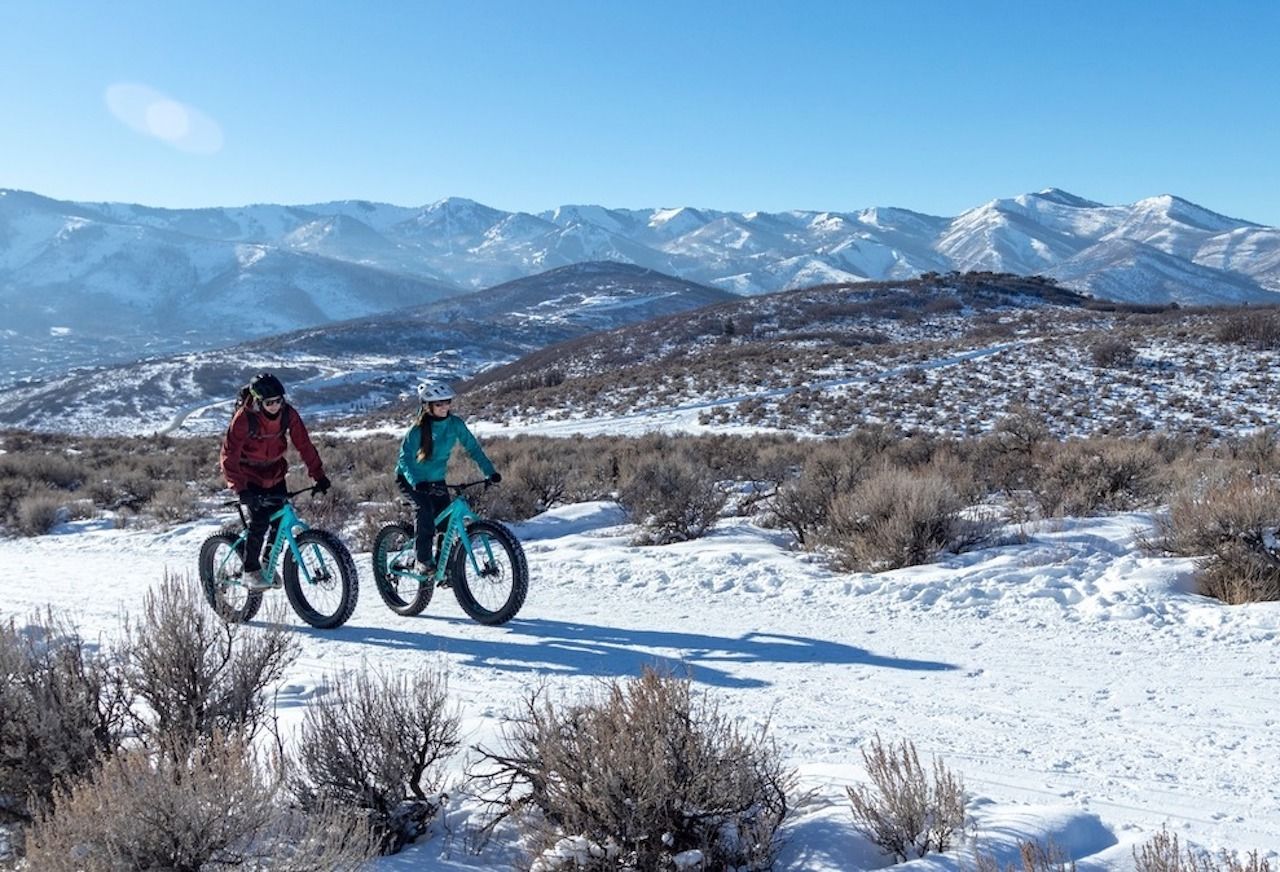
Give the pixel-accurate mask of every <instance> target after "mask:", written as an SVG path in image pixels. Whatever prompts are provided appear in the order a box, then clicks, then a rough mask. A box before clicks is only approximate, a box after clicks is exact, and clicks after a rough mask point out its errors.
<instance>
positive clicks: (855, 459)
mask: <svg viewBox="0 0 1280 872" xmlns="http://www.w3.org/2000/svg"><path fill="white" fill-rule="evenodd" d="M873 456H874V451H873V450H872V449H870V448H868V447H867V446H866V445H865V444H863V443H860V442H855V441H853V440H842V441H840V442H835V443H822V444H819V445H815V446H814V447H813V449H812V451H811V453H810V454H809V455H808V457H806V458H805V460H804V467H803V468H802V469H801V471H800V475H799V476H798V477H797V478H796V479H795V480H794V481H790V482H787V483H786V484H784V485H782V486H781V487H779V489H778V494H777V496H776V497H775V498H774V500H773V503H772V506H771V508H772V510H773V516H774V518H775V519H776V520H777V522H778V523H779V524H781V525H782V527H784V528H785V529H787V530H790V531H791V533H792V534H793V535H794V536H795V537H796V541H798V542H799V543H800V544H801V545H808V544H810V543H811V542H812V541H813V540H814V538H815V536H816V534H817V533H818V531H819V530H820V529H822V528H823V527H825V526H826V525H827V523H828V515H829V513H830V509H831V504H832V502H833V501H834V500H835V499H836V498H837V497H838V496H840V495H841V494H843V493H846V492H847V491H849V490H850V489H851V488H853V487H854V486H856V484H857V483H858V482H860V481H861V480H862V479H863V478H865V477H866V475H867V469H868V466H869V464H870V463H871V460H872V458H873Z"/></svg>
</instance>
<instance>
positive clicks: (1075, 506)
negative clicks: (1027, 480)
mask: <svg viewBox="0 0 1280 872" xmlns="http://www.w3.org/2000/svg"><path fill="white" fill-rule="evenodd" d="M1163 465H1164V464H1163V461H1162V460H1161V458H1160V456H1159V455H1158V454H1157V453H1156V451H1155V450H1154V449H1153V448H1152V447H1151V446H1150V445H1148V444H1147V443H1146V442H1133V441H1124V442H1121V441H1111V440H1097V439H1095V440H1087V441H1071V442H1067V443H1065V444H1063V445H1061V446H1059V447H1058V449H1057V450H1056V451H1054V452H1053V456H1052V458H1051V459H1050V460H1049V462H1048V463H1047V464H1046V465H1045V469H1044V472H1043V474H1042V475H1041V476H1040V477H1039V479H1038V481H1037V483H1036V485H1035V488H1036V492H1037V496H1038V497H1039V500H1040V505H1041V508H1042V510H1043V512H1044V514H1045V515H1069V516H1074V517H1080V516H1084V515H1090V514H1093V513H1095V512H1098V511H1104V510H1107V511H1127V510H1130V509H1135V508H1139V507H1141V506H1144V505H1149V504H1151V503H1153V502H1155V501H1157V500H1158V499H1159V497H1160V496H1161V495H1162V494H1163V492H1164V486H1163V484H1162V482H1161V479H1160V472H1161V468H1162V467H1163Z"/></svg>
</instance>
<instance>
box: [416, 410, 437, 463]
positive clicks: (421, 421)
mask: <svg viewBox="0 0 1280 872" xmlns="http://www.w3.org/2000/svg"><path fill="white" fill-rule="evenodd" d="M418 436H419V437H420V442H419V443H418V462H419V463H426V462H427V458H429V457H430V456H431V451H432V449H433V448H434V447H435V446H434V445H433V444H432V438H431V413H430V412H428V411H427V407H426V406H425V405H424V406H423V407H422V411H421V412H419V413H418Z"/></svg>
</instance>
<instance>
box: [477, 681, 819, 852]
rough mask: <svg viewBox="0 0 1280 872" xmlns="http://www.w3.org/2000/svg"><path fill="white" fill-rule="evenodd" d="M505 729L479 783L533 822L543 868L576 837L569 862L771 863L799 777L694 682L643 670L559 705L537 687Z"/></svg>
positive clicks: (506, 810)
mask: <svg viewBox="0 0 1280 872" xmlns="http://www.w3.org/2000/svg"><path fill="white" fill-rule="evenodd" d="M505 738H506V748H505V749H504V750H502V751H490V750H486V749H483V748H481V749H478V750H479V751H480V753H481V762H480V763H479V764H478V765H479V767H480V770H481V771H476V772H475V773H473V776H474V781H473V784H474V785H475V786H477V787H478V788H479V792H480V794H481V796H483V797H485V798H487V799H488V800H489V801H490V802H492V803H493V804H494V805H495V807H496V808H497V809H498V815H497V819H502V818H503V817H505V816H508V815H514V816H515V817H516V818H518V819H519V820H520V821H521V822H522V823H523V825H524V826H525V827H526V828H527V831H528V834H529V838H530V840H531V844H532V850H533V853H534V855H535V856H536V857H537V858H539V860H540V861H541V863H542V865H541V866H540V867H539V868H557V866H555V865H552V864H554V863H555V862H556V858H557V857H564V855H565V853H566V850H567V849H568V848H571V847H572V843H575V842H576V843H577V844H578V847H581V848H582V849H583V850H580V851H574V852H573V857H575V858H576V862H577V863H578V865H576V866H569V867H568V868H576V869H585V870H601V872H603V870H618V869H629V870H673V869H675V868H676V860H675V858H676V857H678V856H680V855H682V854H684V855H685V856H688V855H687V854H686V852H691V851H697V852H700V854H701V858H702V865H701V867H700V868H703V869H742V870H763V869H768V868H770V865H771V863H772V861H773V858H774V856H775V853H776V850H777V847H778V843H777V833H778V829H779V827H780V826H781V825H782V823H783V821H784V819H785V818H786V816H787V813H788V811H789V805H788V793H789V791H791V790H792V789H793V788H794V786H795V779H794V774H793V773H792V772H790V771H788V770H786V769H785V768H784V767H783V765H782V763H781V759H780V755H779V753H778V750H777V747H776V746H775V745H774V744H773V742H772V741H771V740H769V739H768V737H767V735H766V733H765V729H764V728H761V729H760V730H759V731H757V732H750V733H749V732H744V731H743V729H742V728H741V727H740V726H739V725H738V722H737V720H736V719H734V718H730V717H727V716H724V715H722V714H720V712H719V711H718V709H717V707H716V706H715V705H714V704H713V703H711V702H709V701H708V700H707V699H706V697H702V698H697V697H695V695H694V693H693V690H692V686H691V683H690V682H689V681H688V680H686V679H680V678H676V677H673V676H669V675H662V674H659V673H657V672H654V671H652V670H646V671H645V673H644V675H643V676H641V677H640V678H638V679H633V680H631V681H628V682H625V683H624V682H621V681H617V680H614V681H612V682H610V683H609V684H608V685H607V687H606V688H605V691H604V693H603V695H602V697H601V698H598V699H595V700H589V701H585V702H580V703H576V704H569V705H563V706H561V705H558V704H555V703H553V702H552V701H550V700H549V699H546V698H544V697H543V696H542V695H541V694H540V693H539V692H534V693H532V694H531V695H530V696H529V698H528V699H527V705H526V708H525V710H524V711H523V712H522V714H520V715H518V716H516V717H514V718H513V719H512V721H511V722H510V724H509V725H508V730H507V732H506V736H505ZM565 840H569V842H570V843H571V844H569V845H566V844H564V842H565ZM535 862H538V860H535ZM569 862H573V861H569ZM566 865H567V863H566Z"/></svg>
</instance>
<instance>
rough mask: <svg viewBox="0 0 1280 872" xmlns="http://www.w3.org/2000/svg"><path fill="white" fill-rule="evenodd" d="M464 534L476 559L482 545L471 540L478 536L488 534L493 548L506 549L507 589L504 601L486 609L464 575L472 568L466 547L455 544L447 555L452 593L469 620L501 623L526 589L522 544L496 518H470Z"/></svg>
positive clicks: (516, 607) (511, 613)
mask: <svg viewBox="0 0 1280 872" xmlns="http://www.w3.org/2000/svg"><path fill="white" fill-rule="evenodd" d="M467 535H468V536H469V537H470V538H471V540H472V543H473V545H472V548H473V549H474V551H475V552H476V559H477V560H480V559H482V555H483V553H484V548H483V546H481V545H480V544H479V543H478V542H476V541H475V540H477V539H478V538H480V537H481V536H488V537H489V540H490V544H491V546H492V547H493V548H495V549H497V550H499V551H503V552H505V553H506V555H507V560H508V562H509V564H510V568H511V580H510V584H511V590H510V592H509V594H508V595H507V599H506V601H505V602H504V603H503V604H502V606H501V607H499V608H498V609H496V610H490V609H488V608H486V607H485V606H483V605H481V604H480V603H479V602H477V601H476V597H475V594H474V593H473V592H472V590H471V580H470V579H468V577H467V576H468V573H470V572H472V569H471V562H470V561H469V560H468V559H467V554H466V549H464V548H462V547H461V546H459V547H456V548H455V549H454V552H453V554H452V555H450V557H449V579H450V582H451V586H452V587H453V595H454V596H455V597H457V598H458V605H460V606H462V610H463V611H464V612H466V613H467V615H468V617H470V618H471V619H472V620H473V621H476V622H478V623H481V624H486V625H488V626H497V625H498V624H505V623H506V622H507V621H509V620H511V619H512V618H514V617H515V616H516V613H517V612H518V611H520V607H521V606H523V605H524V598H525V596H526V595H527V594H528V593H529V564H528V562H527V561H526V560H525V556H524V548H523V546H521V544H520V540H519V539H517V538H516V535H515V534H514V533H512V532H511V531H510V530H509V529H508V528H507V527H506V526H505V525H503V524H501V523H499V522H497V521H488V520H482V521H472V522H471V523H470V524H468V525H467ZM477 581H478V580H477Z"/></svg>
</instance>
